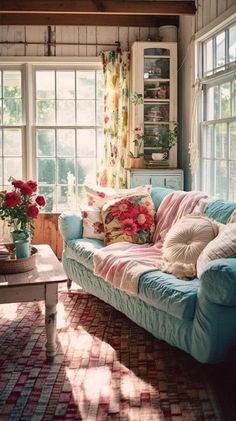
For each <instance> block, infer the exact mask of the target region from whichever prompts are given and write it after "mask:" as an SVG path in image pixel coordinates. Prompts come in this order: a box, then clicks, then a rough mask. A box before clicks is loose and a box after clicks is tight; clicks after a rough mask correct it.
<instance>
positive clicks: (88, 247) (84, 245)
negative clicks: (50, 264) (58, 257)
mask: <svg viewBox="0 0 236 421" xmlns="http://www.w3.org/2000/svg"><path fill="white" fill-rule="evenodd" d="M102 247H104V243H103V241H102V240H95V239H93V238H80V239H78V240H71V241H67V242H66V247H65V251H64V256H63V257H64V258H68V259H73V260H76V261H77V262H78V263H81V264H82V265H83V266H85V267H86V268H88V269H90V270H91V271H92V272H93V255H94V252H95V251H96V250H98V249H100V248H102Z"/></svg>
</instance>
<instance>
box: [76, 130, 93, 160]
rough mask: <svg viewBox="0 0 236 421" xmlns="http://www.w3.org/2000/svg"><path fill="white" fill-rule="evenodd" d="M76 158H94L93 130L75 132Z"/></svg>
mask: <svg viewBox="0 0 236 421" xmlns="http://www.w3.org/2000/svg"><path fill="white" fill-rule="evenodd" d="M77 156H96V132H95V129H79V130H77Z"/></svg>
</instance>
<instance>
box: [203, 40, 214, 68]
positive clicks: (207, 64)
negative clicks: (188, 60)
mask: <svg viewBox="0 0 236 421" xmlns="http://www.w3.org/2000/svg"><path fill="white" fill-rule="evenodd" d="M203 48H204V75H205V76H206V75H210V74H212V69H213V50H212V39H210V40H209V41H207V42H205V43H204V47H203Z"/></svg>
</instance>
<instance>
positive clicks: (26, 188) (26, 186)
mask: <svg viewBox="0 0 236 421" xmlns="http://www.w3.org/2000/svg"><path fill="white" fill-rule="evenodd" d="M20 191H21V193H22V194H23V195H24V196H31V194H32V193H33V190H32V188H31V187H30V185H29V184H28V183H23V184H22V186H21V187H20Z"/></svg>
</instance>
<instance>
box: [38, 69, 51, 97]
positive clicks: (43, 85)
mask: <svg viewBox="0 0 236 421" xmlns="http://www.w3.org/2000/svg"><path fill="white" fill-rule="evenodd" d="M36 98H37V99H54V98H55V72H54V71H51V70H47V71H41V70H38V71H37V72H36Z"/></svg>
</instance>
